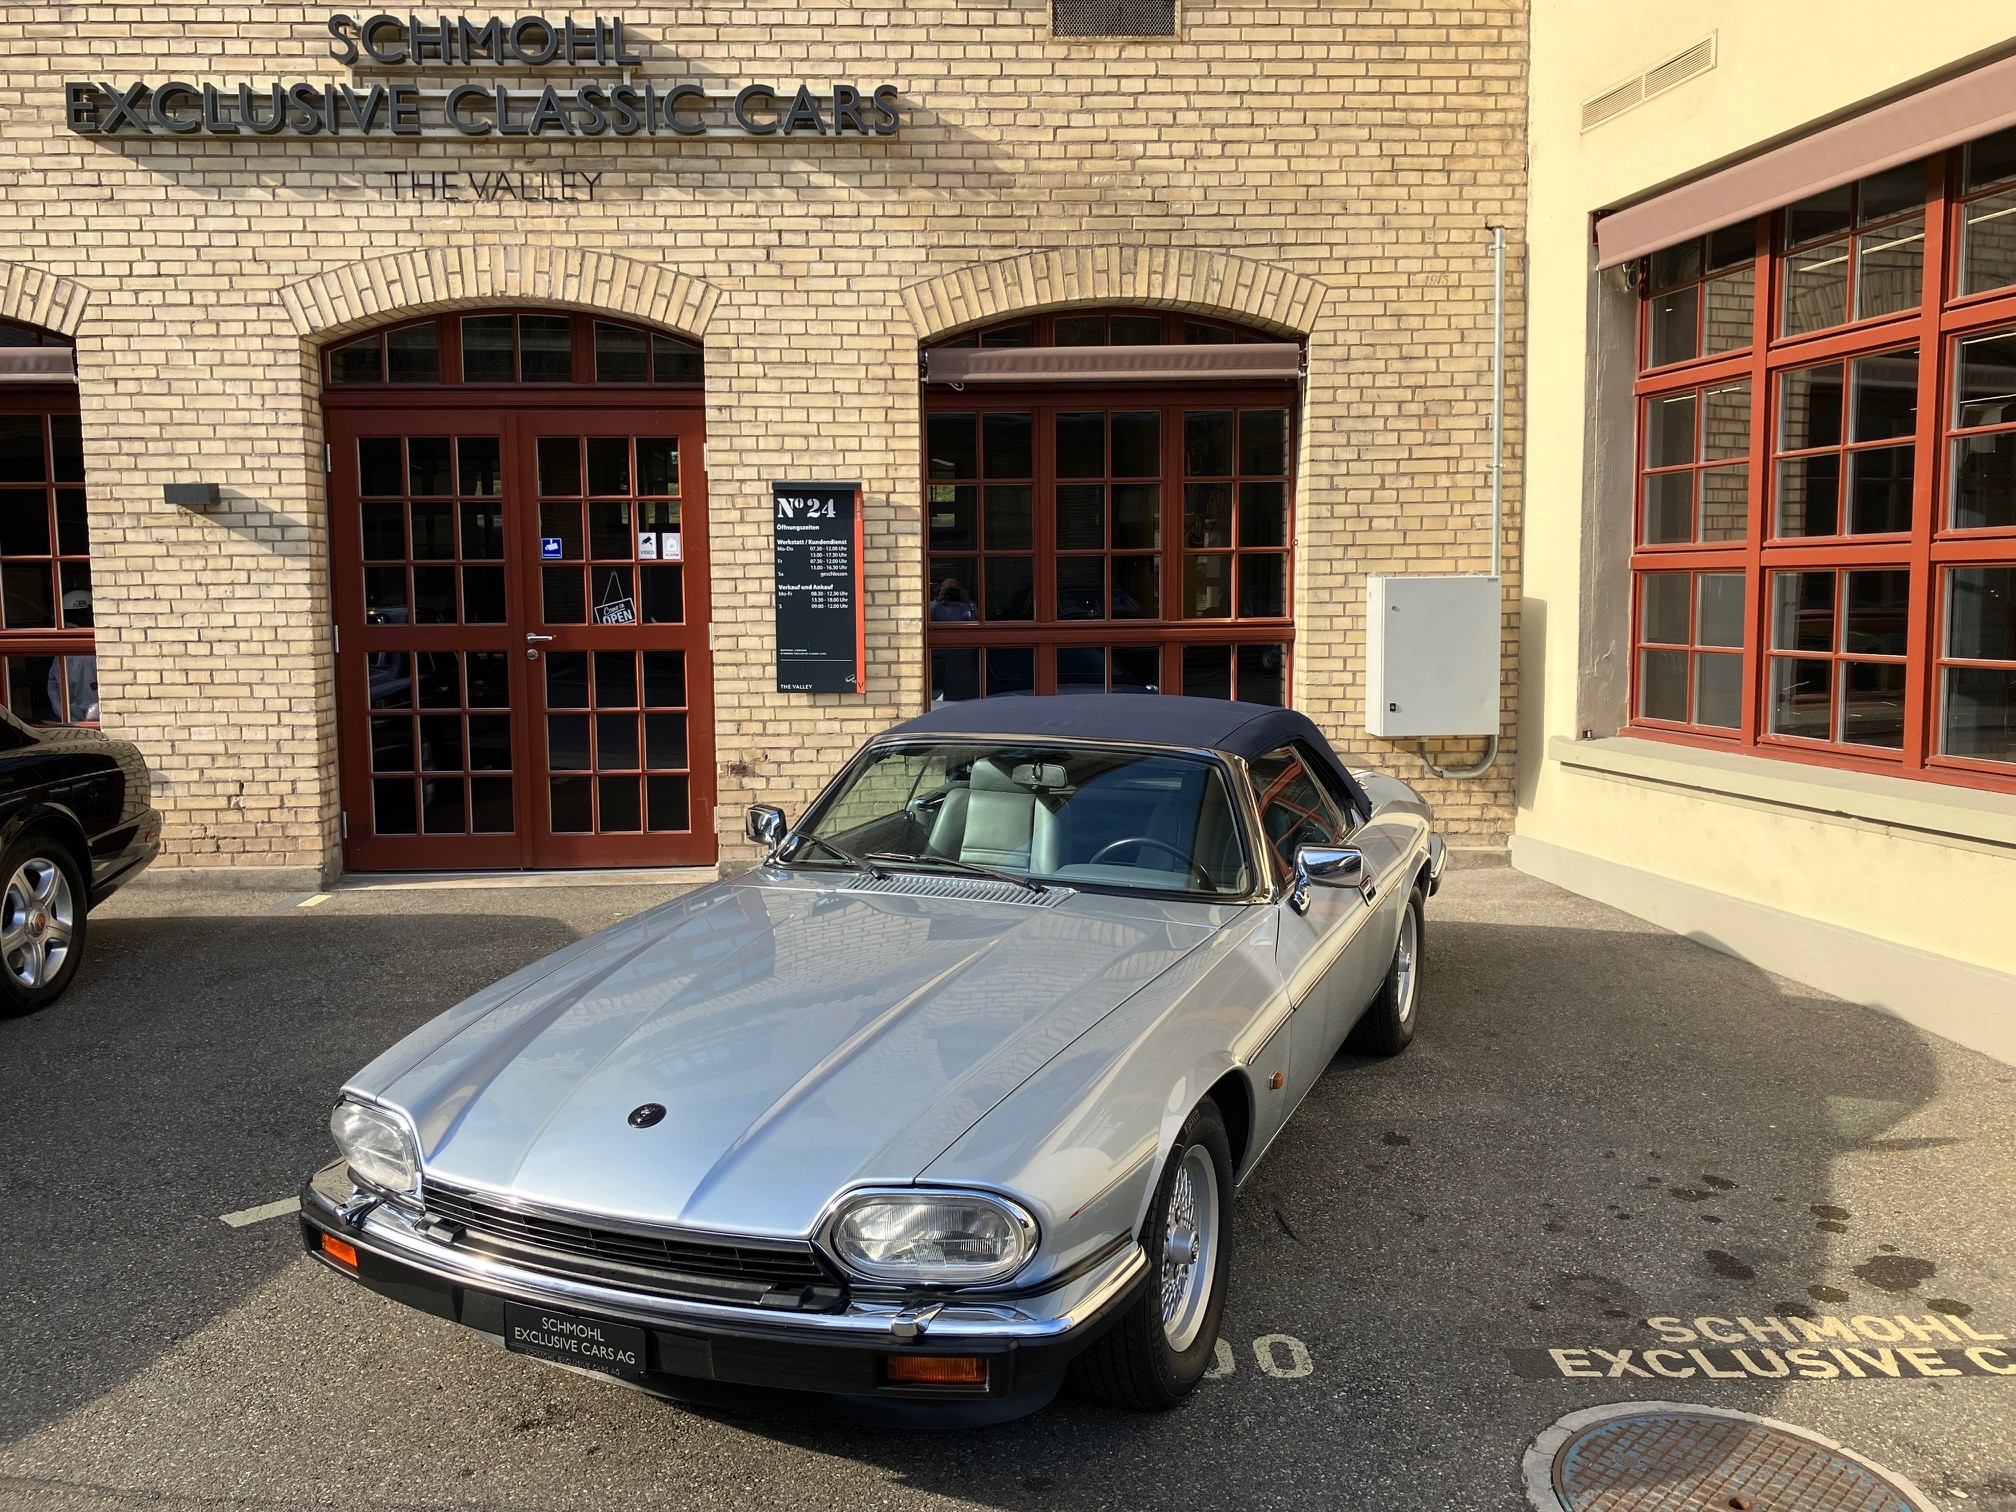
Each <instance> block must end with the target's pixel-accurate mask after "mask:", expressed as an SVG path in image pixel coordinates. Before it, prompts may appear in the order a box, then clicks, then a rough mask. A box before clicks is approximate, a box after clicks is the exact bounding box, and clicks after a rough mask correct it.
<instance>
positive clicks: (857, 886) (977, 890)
mask: <svg viewBox="0 0 2016 1512" xmlns="http://www.w3.org/2000/svg"><path fill="white" fill-rule="evenodd" d="M848 891H849V892H872V893H895V894H897V895H898V896H900V897H905V898H961V899H964V900H966V901H968V902H973V903H1026V904H1028V905H1029V906H1030V907H1031V908H1055V907H1056V906H1057V905H1058V904H1059V903H1062V902H1063V901H1064V900H1065V899H1066V898H1068V897H1070V896H1071V892H1070V889H1069V888H1063V887H1052V888H1050V889H1048V890H1047V891H1045V892H1040V893H1038V892H1031V891H1030V890H1029V889H1028V888H1026V887H1017V886H1016V885H1015V884H1014V883H1012V882H990V881H988V880H987V879H986V878H985V877H927V876H923V875H921V874H918V873H914V872H912V873H905V874H901V875H896V876H888V877H868V876H864V877H861V878H860V879H859V880H857V881H855V882H853V883H851V884H849V886H848Z"/></svg>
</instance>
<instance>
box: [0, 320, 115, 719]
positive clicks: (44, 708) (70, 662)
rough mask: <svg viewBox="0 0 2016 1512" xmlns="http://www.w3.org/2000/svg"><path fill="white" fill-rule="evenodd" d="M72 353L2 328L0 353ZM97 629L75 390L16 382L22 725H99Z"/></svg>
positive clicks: (2, 643) (1, 647)
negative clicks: (51, 350)
mask: <svg viewBox="0 0 2016 1512" xmlns="http://www.w3.org/2000/svg"><path fill="white" fill-rule="evenodd" d="M65 345H67V343H66V342H64V341H63V340H62V338H61V337H57V336H53V335H51V334H50V333H49V332H46V331H40V330H37V329H35V328H34V327H30V326H16V325H7V324H0V347H5V348H9V349H15V348H24V347H32V348H47V347H60V346H65ZM23 376H25V377H28V378H30V379H31V380H34V379H37V378H38V377H39V375H36V374H34V373H32V372H29V373H24V375H23ZM93 623H94V615H93V611H92V593H91V539H90V526H89V521H88V518H87V515H86V511H85V503H84V446H83V439H82V435H81V431H80V428H79V422H78V413H77V389H76V385H75V383H74V382H72V381H70V380H69V379H67V378H66V379H63V380H62V381H60V382H59V381H54V380H52V381H50V382H47V383H43V382H40V381H28V382H18V383H10V384H8V385H7V387H6V388H5V389H4V390H0V685H4V697H5V699H6V702H7V706H8V708H9V709H11V710H12V711H13V713H14V715H15V717H16V718H17V719H20V720H22V721H24V722H25V723H28V724H37V725H49V724H95V723H96V722H97V720H98V658H97V653H96V643H95V639H94V637H95V631H94V629H93Z"/></svg>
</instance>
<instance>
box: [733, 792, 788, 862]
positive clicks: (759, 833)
mask: <svg viewBox="0 0 2016 1512" xmlns="http://www.w3.org/2000/svg"><path fill="white" fill-rule="evenodd" d="M790 829H791V823H790V821H789V820H787V819H786V818H785V817H784V810H782V809H780V808H773V807H771V806H770V805H769V804H767V803H759V804H756V805H755V806H754V807H752V808H751V809H750V810H749V814H748V817H747V819H746V821H745V823H744V832H745V833H746V834H747V835H748V836H749V838H750V839H751V840H753V841H755V842H756V843H757V844H758V845H760V846H762V847H763V849H764V850H766V851H774V850H775V849H777V847H778V846H780V845H782V844H783V843H784V836H785V835H786V834H788V833H789V832H790Z"/></svg>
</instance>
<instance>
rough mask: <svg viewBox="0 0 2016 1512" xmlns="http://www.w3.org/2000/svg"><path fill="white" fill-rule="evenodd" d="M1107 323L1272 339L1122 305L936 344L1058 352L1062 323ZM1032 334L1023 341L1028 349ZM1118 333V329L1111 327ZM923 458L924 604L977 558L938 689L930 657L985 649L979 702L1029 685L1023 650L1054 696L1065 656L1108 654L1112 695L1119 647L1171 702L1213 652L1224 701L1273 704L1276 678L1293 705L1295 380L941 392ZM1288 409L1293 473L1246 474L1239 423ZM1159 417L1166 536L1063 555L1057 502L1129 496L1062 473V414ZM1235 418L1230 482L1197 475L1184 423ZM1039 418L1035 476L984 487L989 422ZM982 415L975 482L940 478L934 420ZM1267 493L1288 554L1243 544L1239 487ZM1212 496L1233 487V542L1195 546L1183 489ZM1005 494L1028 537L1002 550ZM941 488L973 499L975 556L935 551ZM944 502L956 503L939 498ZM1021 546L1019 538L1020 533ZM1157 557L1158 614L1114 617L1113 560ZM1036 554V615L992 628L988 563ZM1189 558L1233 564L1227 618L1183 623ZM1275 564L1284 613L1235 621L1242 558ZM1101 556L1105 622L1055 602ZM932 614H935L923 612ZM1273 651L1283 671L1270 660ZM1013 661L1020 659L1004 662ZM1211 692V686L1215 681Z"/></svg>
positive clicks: (945, 637) (1176, 335)
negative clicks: (1082, 493)
mask: <svg viewBox="0 0 2016 1512" xmlns="http://www.w3.org/2000/svg"><path fill="white" fill-rule="evenodd" d="M1099 316H1104V317H1107V318H1108V319H1109V320H1110V319H1111V318H1112V317H1115V316H1118V317H1121V318H1123V319H1129V320H1133V319H1154V320H1158V321H1160V322H1161V328H1162V333H1163V340H1164V341H1165V342H1166V343H1169V344H1177V343H1180V342H1182V341H1183V339H1184V337H1185V334H1186V327H1187V326H1191V325H1196V326H1207V325H1208V326H1209V327H1211V328H1212V329H1213V330H1215V331H1223V332H1226V333H1228V336H1227V337H1226V338H1225V339H1230V340H1237V341H1265V340H1271V339H1274V338H1270V337H1268V336H1266V335H1264V334H1263V333H1260V332H1258V331H1254V330H1251V329H1250V328H1245V327H1238V326H1233V325H1230V324H1228V323H1226V322H1222V321H1208V320H1205V319H1204V318H1202V317H1198V316H1192V315H1185V314H1183V313H1181V312H1169V311H1143V310H1138V309H1127V308H1125V307H1119V308H1114V309H1106V308H1103V307H1102V308H1099V309H1094V310H1064V311H1055V312H1047V313H1044V314H1039V315H1031V316H1023V317H1019V318H1017V319H1014V320H1010V321H1005V322H997V323H996V324H994V325H992V326H988V327H984V328H982V329H980V330H978V331H969V332H965V333H962V334H961V335H960V336H958V337H956V338H953V339H952V340H951V341H947V342H941V343H937V344H936V345H939V346H951V345H964V346H970V345H973V344H974V343H975V342H976V341H977V342H978V343H980V344H981V345H983V346H984V345H985V344H986V342H987V340H988V338H989V337H990V336H992V335H994V334H996V333H998V332H1000V331H1002V330H1004V329H1006V330H1012V331H1014V332H1015V334H1014V336H1013V338H1012V339H1013V341H1014V342H1015V344H1018V345H1022V344H1028V345H1051V344H1053V343H1054V340H1055V336H1056V333H1057V324H1058V322H1059V321H1063V320H1071V319H1088V318H1092V317H1099ZM1022 328H1026V332H1027V335H1028V340H1027V341H1026V342H1025V341H1024V340H1023V329H1022ZM1109 329H1110V327H1109ZM922 408H923V421H924V423H923V426H922V432H923V434H922V438H921V439H922V442H923V445H922V452H923V457H922V461H923V473H924V480H925V500H926V503H925V520H924V531H923V537H924V539H923V544H922V557H923V562H922V565H923V567H924V570H925V576H926V589H927V594H928V595H929V596H931V597H933V598H935V597H936V593H937V589H938V586H939V582H940V580H941V578H942V577H945V576H955V577H957V576H958V574H956V573H950V572H945V571H941V570H940V569H942V568H944V567H945V566H947V565H948V564H949V563H952V562H966V561H970V562H971V563H972V564H973V569H972V582H971V589H970V590H969V591H970V594H971V602H972V609H973V612H974V614H975V616H976V618H974V619H973V620H970V621H965V620H948V619H937V618H929V619H927V623H926V635H925V657H926V665H925V678H926V680H925V686H926V688H927V689H929V688H931V687H932V686H933V681H934V679H933V673H932V669H931V658H932V657H933V656H934V655H936V654H938V653H943V652H948V651H963V650H968V649H976V650H978V651H979V652H980V657H979V666H980V669H981V670H980V678H981V680H980V683H979V684H978V686H977V688H976V689H974V696H985V695H986V694H987V693H989V692H993V691H1000V689H998V688H997V687H996V686H995V678H996V672H995V666H996V665H997V658H998V659H999V661H998V666H999V667H1000V669H1001V671H1002V672H1007V671H1009V670H1010V669H1011V668H1012V670H1013V671H1014V672H1015V673H1016V674H1017V675H1016V678H1015V681H1014V683H1013V684H1011V686H1013V687H1015V688H1017V689H1018V690H1019V689H1021V687H1022V680H1021V677H1020V671H1021V666H1022V663H1021V662H1020V660H1019V658H1020V657H1021V656H1022V655H1023V654H1024V653H1027V655H1028V656H1029V657H1030V659H1031V675H1030V678H1029V688H1028V690H1029V691H1034V692H1037V693H1055V692H1057V691H1058V689H1059V686H1060V675H1059V666H1058V662H1059V654H1060V652H1065V651H1070V650H1080V649H1094V648H1097V649H1101V650H1104V651H1105V652H1106V653H1107V659H1106V673H1105V675H1106V679H1107V686H1108V688H1109V689H1110V688H1113V687H1116V686H1124V685H1125V684H1120V683H1119V682H1118V681H1117V679H1116V666H1115V661H1114V655H1113V653H1115V652H1117V651H1124V650H1137V651H1144V652H1152V653H1153V660H1152V662H1150V663H1149V665H1151V666H1152V667H1153V668H1154V669H1155V675H1156V677H1157V683H1156V686H1157V688H1158V689H1159V690H1160V691H1162V692H1166V693H1180V692H1182V691H1183V690H1184V688H1185V686H1186V659H1188V658H1191V657H1193V656H1199V657H1201V656H1214V657H1215V655H1216V654H1217V653H1219V652H1221V651H1222V652H1223V653H1224V654H1225V660H1226V664H1227V665H1226V669H1225V680H1224V684H1223V685H1224V687H1225V690H1226V692H1227V693H1228V695H1229V696H1232V697H1238V696H1240V694H1241V691H1242V688H1243V689H1244V690H1245V691H1246V692H1247V693H1248V694H1249V695H1250V694H1252V693H1253V692H1255V691H1259V692H1261V693H1262V694H1263V696H1267V697H1270V698H1271V697H1272V695H1273V691H1274V685H1275V684H1276V683H1277V682H1278V687H1279V698H1280V701H1281V702H1282V704H1283V705H1284V706H1285V705H1286V704H1287V703H1288V702H1289V700H1290V698H1291V696H1292V683H1291V679H1292V671H1293V645H1294V639H1295V621H1294V542H1295V481H1296V475H1295V453H1296V447H1297V441H1298V438H1299V434H1300V414H1299V403H1298V395H1297V393H1296V390H1295V386H1294V385H1293V384H1253V383H1249V384H1240V385H1237V386H1228V387H1215V386H1207V385H1203V384H1188V385H1171V384H1159V385H1157V384H1126V383H1115V384H1104V385H1098V386H1091V387H1087V386H1074V387H1068V388H1067V387H1050V386H1047V385H1041V386H1039V385H1030V386H1029V387H1027V388H1021V387H1019V386H1018V387H1017V388H1016V389H1014V390H1013V391H1002V392H987V393H974V392H963V393H953V392H946V391H944V390H940V389H928V388H927V389H926V390H925V391H924V395H923V401H922ZM1275 409H1279V410H1285V411H1286V413H1287V416H1288V434H1287V442H1286V451H1287V456H1286V471H1285V472H1280V473H1274V472H1267V473H1265V474H1261V473H1257V472H1248V471H1245V470H1243V466H1242V461H1243V459H1242V458H1241V457H1240V456H1239V452H1240V449H1241V448H1240V427H1241V425H1242V424H1243V419H1242V417H1243V415H1244V413H1245V412H1247V411H1253V410H1275ZM1147 410H1155V411H1158V412H1160V414H1161V416H1162V419H1161V436H1160V446H1161V462H1160V468H1159V471H1158V472H1157V474H1156V475H1155V480H1154V481H1156V482H1157V484H1158V485H1159V487H1160V489H1161V501H1160V531H1159V535H1158V537H1157V539H1158V544H1157V545H1156V546H1155V547H1153V548H1140V549H1137V550H1129V549H1127V548H1123V547H1116V546H1115V545H1114V544H1113V535H1112V533H1111V529H1110V521H1111V514H1110V505H1109V516H1108V521H1109V528H1108V530H1107V533H1106V534H1105V536H1104V537H1103V539H1104V543H1105V544H1104V545H1103V546H1102V547H1100V548H1097V549H1094V548H1091V547H1089V546H1088V547H1086V548H1085V549H1083V550H1082V551H1080V550H1074V549H1070V548H1066V547H1061V546H1060V544H1059V527H1058V511H1057V503H1056V500H1057V492H1058V489H1059V488H1060V487H1061V488H1067V489H1068V488H1070V487H1072V486H1073V485H1074V484H1078V485H1086V486H1103V487H1107V488H1111V487H1112V486H1113V484H1114V481H1115V479H1116V478H1119V479H1120V482H1121V483H1122V485H1123V486H1124V485H1125V483H1126V482H1127V481H1128V478H1127V477H1122V476H1121V475H1119V474H1111V473H1110V472H1109V473H1108V474H1102V475H1101V476H1100V477H1097V478H1092V477H1085V478H1075V477H1070V476H1060V474H1059V471H1058V458H1057V440H1056V437H1057V417H1058V416H1060V415H1070V414H1089V413H1095V412H1101V413H1105V414H1107V415H1109V416H1110V415H1113V414H1125V413H1130V412H1136V413H1138V412H1142V411H1147ZM1218 410H1230V411H1231V412H1232V413H1233V417H1234V418H1233V437H1232V450H1233V471H1232V472H1229V473H1225V472H1219V471H1211V472H1208V473H1205V472H1199V473H1195V474H1193V473H1192V472H1191V471H1190V470H1189V468H1188V466H1187V465H1186V456H1185V435H1184V428H1185V421H1184V416H1185V414H1186V413H1195V412H1200V411H1218ZM1002 413H1010V414H1022V413H1027V414H1030V415H1032V416H1033V417H1034V418H1033V421H1032V424H1033V434H1032V437H1031V470H1030V472H1029V473H1028V474H1026V475H1019V474H1018V475H1017V476H1014V477H1008V476H1006V475H997V476H995V477H991V478H990V477H987V476H986V475H985V474H986V472H987V466H988V464H987V462H986V459H985V456H984V448H985V441H984V433H985V425H986V421H985V417H986V416H987V415H988V414H1002ZM960 414H973V415H975V416H977V417H979V419H978V420H977V421H976V429H977V431H978V432H979V434H980V436H981V437H982V439H980V440H979V441H978V444H977V447H976V459H977V460H976V463H975V466H976V468H977V472H976V474H975V475H973V476H966V475H964V474H959V475H956V476H955V475H953V474H951V473H942V474H940V475H934V473H933V464H932V458H931V424H932V420H933V418H934V417H938V416H946V415H960ZM1111 448H1112V438H1111V422H1110V420H1109V422H1108V460H1107V467H1108V469H1111V468H1112V467H1113V466H1115V465H1116V464H1115V462H1114V461H1113V455H1112V449H1111ZM1128 477H1131V478H1132V479H1133V480H1134V481H1135V482H1141V481H1146V475H1144V474H1138V473H1136V474H1130V475H1128ZM1249 483H1253V484H1261V485H1265V486H1272V485H1274V484H1279V485H1280V486H1281V488H1282V491H1283V513H1284V519H1283V526H1282V540H1281V544H1280V545H1278V546H1276V545H1273V544H1272V543H1267V544H1261V545H1253V544H1248V543H1246V542H1244V541H1243V540H1241V538H1240V535H1239V530H1240V524H1239V521H1240V519H1241V516H1242V509H1241V497H1242V490H1243V489H1244V487H1245V486H1246V485H1247V484H1249ZM1193 484H1194V485H1203V486H1206V487H1211V486H1216V485H1220V484H1222V485H1226V486H1228V487H1229V488H1230V489H1231V524H1230V529H1229V533H1228V535H1227V537H1226V538H1225V539H1224V540H1222V541H1213V542H1212V543H1210V544H1202V543H1199V544H1197V545H1194V546H1191V545H1186V540H1185V519H1186V493H1187V491H1188V489H1189V488H1190V487H1191V486H1192V485H1193ZM989 485H992V486H996V487H1023V486H1026V487H1028V488H1029V489H1030V495H1031V502H1030V509H1031V536H1030V544H1029V545H1028V546H1027V547H1023V546H1020V545H1012V546H1008V547H1005V548H1001V549H994V548H993V547H992V546H991V545H990V543H989V541H988V539H987V535H986V531H987V520H986V489H987V488H988V486H989ZM934 488H935V489H951V488H959V489H972V490H973V491H974V500H975V504H974V507H975V511H976V521H975V530H976V533H975V536H974V544H973V545H972V546H971V547H970V548H966V547H960V548H957V549H946V550H934V549H933V546H932V540H931V535H932V519H931V512H932V509H933V506H934V501H935V496H934V493H933V490H934ZM936 502H949V501H936ZM1018 539H1019V537H1018ZM1146 555H1153V556H1154V557H1155V558H1156V568H1155V571H1156V573H1157V584H1158V597H1159V603H1158V606H1157V607H1158V610H1159V612H1158V613H1157V614H1156V615H1153V616H1142V617H1118V616H1114V615H1113V613H1112V610H1113V598H1112V593H1113V587H1114V575H1113V570H1112V563H1113V561H1114V559H1116V558H1119V557H1130V556H1146ZM1006 557H1017V558H1027V559H1028V560H1029V561H1030V563H1031V593H1032V597H1033V600H1034V603H1033V610H1034V613H1033V617H1032V618H1029V619H1016V620H990V619H988V618H987V617H986V611H987V607H988V605H987V580H986V579H987V570H988V569H987V566H986V564H987V562H988V560H989V559H990V558H996V559H999V558H1006ZM1192 557H1200V558H1201V557H1224V558H1226V559H1227V560H1228V562H1229V564H1230V565H1229V566H1228V568H1227V569H1226V573H1227V584H1226V586H1227V592H1228V594H1229V596H1230V600H1231V602H1229V603H1228V605H1227V607H1228V610H1229V611H1230V612H1229V613H1227V614H1225V615H1219V616H1212V617H1209V618H1205V617H1196V618H1188V617H1185V616H1184V615H1183V613H1182V608H1183V605H1184V603H1185V589H1184V580H1185V574H1186V563H1187V561H1188V559H1190V558H1192ZM1249 557H1251V558H1259V557H1275V558H1278V559H1279V561H1280V563H1281V567H1280V574H1281V580H1282V591H1281V609H1282V612H1281V613H1280V614H1278V615H1265V616H1250V615H1242V614H1241V613H1239V610H1240V608H1241V605H1240V603H1239V598H1240V595H1241V591H1242V578H1243V574H1244V571H1245V569H1244V568H1243V567H1242V565H1241V563H1242V560H1243V559H1246V558H1249ZM1092 558H1097V559H1100V560H1103V561H1104V562H1105V563H1106V564H1107V565H1106V571H1105V573H1104V577H1103V581H1104V585H1105V594H1106V599H1105V608H1106V610H1107V614H1106V616H1105V617H1102V618H1097V619H1092V618H1066V617H1064V615H1063V614H1062V613H1061V610H1060V606H1059V568H1060V565H1061V564H1063V563H1066V562H1070V561H1072V560H1073V559H1080V560H1084V559H1092ZM927 613H928V611H927ZM1277 654H1278V656H1279V659H1280V665H1279V667H1278V669H1276V668H1272V667H1269V666H1266V665H1265V663H1266V662H1267V661H1269V660H1270V659H1272V658H1274V657H1275V656H1276V655H1277ZM1009 657H1014V658H1016V660H1015V661H1014V662H1012V663H1011V662H1009V661H1008V660H1007V658H1009ZM1213 681H1214V685H1216V684H1215V676H1214V679H1213Z"/></svg>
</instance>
